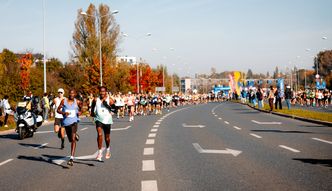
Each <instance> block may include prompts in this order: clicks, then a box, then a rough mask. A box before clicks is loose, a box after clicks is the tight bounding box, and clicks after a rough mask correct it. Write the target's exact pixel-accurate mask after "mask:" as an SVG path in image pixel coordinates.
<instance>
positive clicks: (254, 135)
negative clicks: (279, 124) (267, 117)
mask: <svg viewBox="0 0 332 191" xmlns="http://www.w3.org/2000/svg"><path fill="white" fill-rule="evenodd" d="M250 135H251V136H253V137H256V138H258V139H261V138H262V137H261V136H259V135H256V134H254V133H250Z"/></svg>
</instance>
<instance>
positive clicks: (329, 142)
mask: <svg viewBox="0 0 332 191" xmlns="http://www.w3.org/2000/svg"><path fill="white" fill-rule="evenodd" d="M312 139H313V140H316V141H320V142H323V143H327V144H331V145H332V142H331V141H327V140H324V139H318V138H312Z"/></svg>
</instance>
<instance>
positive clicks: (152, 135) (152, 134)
mask: <svg viewBox="0 0 332 191" xmlns="http://www.w3.org/2000/svg"><path fill="white" fill-rule="evenodd" d="M156 136H157V134H156V133H150V134H149V136H148V137H149V138H153V137H156Z"/></svg>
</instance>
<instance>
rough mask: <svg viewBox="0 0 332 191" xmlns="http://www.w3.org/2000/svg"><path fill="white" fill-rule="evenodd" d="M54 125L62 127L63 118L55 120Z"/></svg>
mask: <svg viewBox="0 0 332 191" xmlns="http://www.w3.org/2000/svg"><path fill="white" fill-rule="evenodd" d="M54 125H59V126H60V127H62V118H55V119H54Z"/></svg>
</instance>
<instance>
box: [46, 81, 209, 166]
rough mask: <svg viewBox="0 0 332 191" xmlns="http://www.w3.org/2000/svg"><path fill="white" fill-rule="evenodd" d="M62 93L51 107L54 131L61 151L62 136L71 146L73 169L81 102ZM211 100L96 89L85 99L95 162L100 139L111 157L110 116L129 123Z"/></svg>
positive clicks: (207, 97) (69, 163)
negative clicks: (93, 133) (137, 117)
mask: <svg viewBox="0 0 332 191" xmlns="http://www.w3.org/2000/svg"><path fill="white" fill-rule="evenodd" d="M64 93H65V91H64V90H63V89H62V88H60V89H59V90H58V96H57V97H55V98H54V99H53V105H54V113H55V115H54V116H55V120H54V132H55V133H56V134H57V135H58V137H59V138H60V139H61V149H63V148H64V142H65V133H66V134H67V137H68V140H69V142H70V143H71V153H70V158H69V160H68V162H67V164H68V165H70V166H73V163H74V156H75V149H76V142H77V141H79V136H78V134H77V129H78V124H79V121H80V118H79V116H80V115H81V114H82V108H83V101H82V100H80V99H77V95H76V91H75V90H73V89H72V90H70V91H69V93H68V98H66V97H65V96H64ZM209 101H214V98H213V99H212V98H211V97H210V96H209V95H208V94H203V95H184V94H183V95H182V94H177V93H175V94H173V95H171V94H157V93H156V94H132V93H131V92H128V94H122V93H118V94H115V95H112V94H110V93H109V92H108V91H107V88H106V87H103V86H102V87H100V88H99V92H98V96H96V97H95V96H94V95H93V94H90V96H89V97H88V99H87V101H86V102H87V105H88V111H89V115H90V116H91V117H93V119H94V122H95V125H96V131H97V145H98V152H97V153H98V154H97V157H96V160H98V161H102V158H103V151H102V142H103V136H104V140H105V143H106V155H105V158H106V159H109V158H110V157H111V145H110V132H111V125H112V124H113V119H112V115H113V114H114V115H116V116H117V118H120V117H121V118H124V116H125V115H128V116H129V121H133V120H134V116H135V115H142V116H145V115H151V114H153V113H155V114H162V110H163V109H166V110H167V111H169V110H170V107H177V106H180V105H185V104H197V103H207V102H209Z"/></svg>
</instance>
